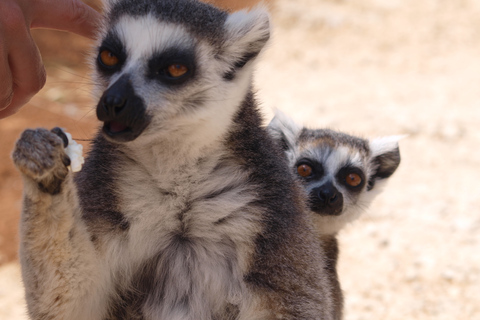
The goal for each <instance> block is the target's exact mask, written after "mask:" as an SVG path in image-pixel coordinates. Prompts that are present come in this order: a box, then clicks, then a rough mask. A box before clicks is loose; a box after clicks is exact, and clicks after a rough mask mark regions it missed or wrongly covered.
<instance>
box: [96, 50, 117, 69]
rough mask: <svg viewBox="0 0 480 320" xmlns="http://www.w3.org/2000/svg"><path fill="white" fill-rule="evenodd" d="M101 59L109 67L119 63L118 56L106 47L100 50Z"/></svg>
mask: <svg viewBox="0 0 480 320" xmlns="http://www.w3.org/2000/svg"><path fill="white" fill-rule="evenodd" d="M100 61H102V63H103V64H104V65H106V66H107V67H113V66H115V65H117V64H118V58H117V56H116V55H114V54H113V53H111V52H110V51H109V50H106V49H105V50H102V52H100Z"/></svg>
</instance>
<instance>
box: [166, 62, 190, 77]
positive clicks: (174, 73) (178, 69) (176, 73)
mask: <svg viewBox="0 0 480 320" xmlns="http://www.w3.org/2000/svg"><path fill="white" fill-rule="evenodd" d="M167 70H168V74H169V75H170V76H171V77H173V78H178V77H181V76H183V75H184V74H185V73H187V72H188V68H187V67H186V66H184V65H183V64H172V65H169V66H168V68H167Z"/></svg>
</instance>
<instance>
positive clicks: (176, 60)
mask: <svg viewBox="0 0 480 320" xmlns="http://www.w3.org/2000/svg"><path fill="white" fill-rule="evenodd" d="M172 65H176V66H177V65H178V66H184V67H185V68H186V69H187V71H186V72H185V73H184V74H183V75H181V76H180V77H174V76H172V74H171V73H170V72H169V67H170V66H172ZM194 76H195V53H194V52H193V50H180V49H175V48H172V49H168V50H166V51H163V52H161V53H157V54H155V55H154V56H153V58H151V59H150V60H149V62H148V71H147V77H148V78H149V79H152V80H157V81H161V82H163V83H165V84H171V85H178V84H183V83H185V82H186V81H188V80H190V79H192V78H193V77H194Z"/></svg>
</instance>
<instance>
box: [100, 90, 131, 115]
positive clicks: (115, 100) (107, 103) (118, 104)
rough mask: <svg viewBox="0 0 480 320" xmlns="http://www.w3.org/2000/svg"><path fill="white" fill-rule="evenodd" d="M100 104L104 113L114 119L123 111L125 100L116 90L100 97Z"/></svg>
mask: <svg viewBox="0 0 480 320" xmlns="http://www.w3.org/2000/svg"><path fill="white" fill-rule="evenodd" d="M101 101H102V104H103V108H104V109H105V112H106V113H107V114H108V115H110V116H112V117H114V116H118V114H119V113H120V112H121V111H122V110H123V108H124V107H125V104H126V103H127V98H126V97H125V95H123V94H122V93H121V92H118V91H117V90H113V91H107V92H106V93H105V95H104V96H103V97H102V100H101Z"/></svg>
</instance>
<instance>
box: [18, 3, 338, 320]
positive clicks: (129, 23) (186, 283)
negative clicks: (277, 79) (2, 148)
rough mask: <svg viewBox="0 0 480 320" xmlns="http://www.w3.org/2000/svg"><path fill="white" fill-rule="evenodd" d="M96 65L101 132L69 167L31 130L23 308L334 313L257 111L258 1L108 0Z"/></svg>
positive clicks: (170, 314)
mask: <svg viewBox="0 0 480 320" xmlns="http://www.w3.org/2000/svg"><path fill="white" fill-rule="evenodd" d="M106 7H107V8H106V10H105V20H104V24H103V29H102V31H101V32H100V34H99V38H98V46H97V49H96V56H95V60H94V67H95V75H94V82H95V84H96V85H97V88H96V92H97V95H98V105H97V107H96V112H97V116H98V119H99V120H100V121H101V122H102V127H101V128H100V130H99V133H98V134H97V136H96V137H95V139H94V141H93V143H92V147H91V151H90V152H89V154H88V157H87V158H86V161H85V165H84V167H83V169H82V170H81V171H80V172H79V173H77V174H75V175H74V174H73V173H72V172H71V171H69V169H68V165H69V163H70V159H69V158H68V156H67V155H66V154H65V149H64V147H65V146H66V145H67V144H68V140H67V139H66V138H65V134H64V133H63V131H62V130H59V129H55V130H53V131H48V130H45V129H36V130H26V131H25V132H24V133H23V134H22V136H21V137H20V139H19V140H18V142H17V144H16V146H15V150H14V152H13V156H12V157H13V160H14V163H15V165H16V166H17V168H18V169H19V170H20V172H21V173H22V176H23V180H24V202H23V211H22V217H21V248H20V260H21V265H22V275H23V281H24V284H25V290H26V299H27V305H28V312H29V315H30V317H31V318H32V319H62V320H66V319H68V320H75V319H88V320H95V319H158V320H230V319H232V320H233V319H236V320H255V319H258V320H260V319H262V320H270V319H272V320H273V319H284V320H287V319H305V320H306V319H309V320H310V319H325V320H327V319H338V316H337V314H336V313H335V309H336V306H335V305H334V304H335V301H336V299H335V298H334V297H333V296H332V295H333V294H335V290H334V281H335V280H334V279H333V278H332V277H331V275H330V274H329V272H328V271H327V266H326V261H325V254H324V252H323V249H322V245H321V243H320V240H319V239H318V237H316V236H315V234H314V232H313V229H312V227H311V225H310V223H309V218H308V212H307V210H306V208H305V206H304V201H303V198H302V194H303V193H302V192H301V189H300V187H298V186H297V184H295V183H294V177H293V175H292V174H289V173H288V172H289V171H290V170H289V168H288V165H287V162H286V161H285V160H283V158H284V157H283V155H282V151H281V150H280V149H279V148H277V147H276V144H275V143H274V141H273V140H272V138H271V137H270V136H269V135H268V133H267V130H266V129H265V128H263V127H262V121H261V117H260V114H259V111H258V110H257V103H256V100H255V97H254V94H253V89H252V73H253V65H254V62H255V60H256V57H257V56H258V55H259V54H260V52H261V51H262V48H263V47H264V45H265V44H266V42H267V40H268V39H269V34H270V32H269V18H268V14H267V13H266V11H265V10H264V9H262V8H257V9H255V10H253V11H250V12H245V11H241V12H236V13H232V14H228V13H227V12H224V11H221V10H219V9H216V8H214V7H212V6H210V5H207V4H204V3H201V2H197V1H194V0H111V1H108V2H107V5H106Z"/></svg>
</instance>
